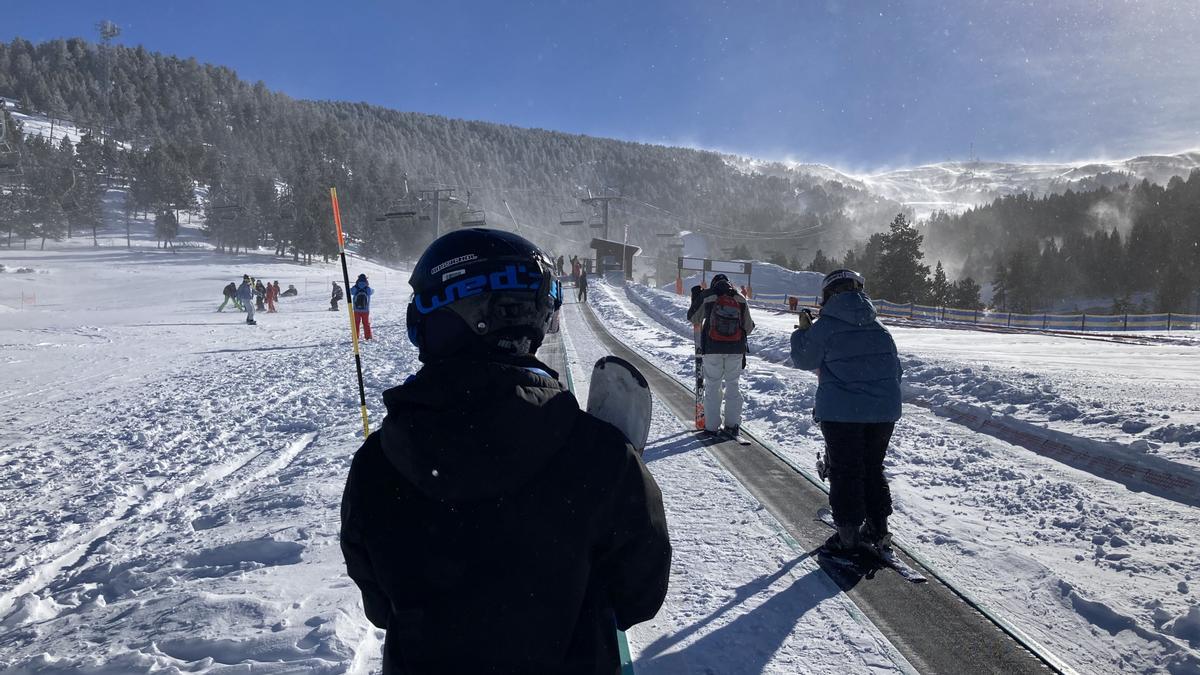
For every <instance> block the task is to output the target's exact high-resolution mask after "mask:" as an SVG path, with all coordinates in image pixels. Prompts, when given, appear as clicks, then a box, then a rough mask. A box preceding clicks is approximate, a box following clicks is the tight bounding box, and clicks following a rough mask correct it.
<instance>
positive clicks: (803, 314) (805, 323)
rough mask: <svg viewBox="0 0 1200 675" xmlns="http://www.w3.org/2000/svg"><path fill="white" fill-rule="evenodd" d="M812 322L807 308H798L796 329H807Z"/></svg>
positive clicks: (810, 326)
mask: <svg viewBox="0 0 1200 675" xmlns="http://www.w3.org/2000/svg"><path fill="white" fill-rule="evenodd" d="M812 323H813V318H812V312H811V311H809V310H807V309H802V310H800V316H799V317H798V318H797V319H796V329H797V330H808V329H809V328H812Z"/></svg>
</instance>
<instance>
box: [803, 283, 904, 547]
mask: <svg viewBox="0 0 1200 675" xmlns="http://www.w3.org/2000/svg"><path fill="white" fill-rule="evenodd" d="M865 285H866V282H865V279H863V276H862V275H861V274H859V273H858V272H855V271H853V270H847V269H841V270H835V271H833V272H830V273H829V274H827V275H825V279H824V281H823V282H822V284H821V316H820V320H818V321H816V322H815V323H814V322H813V320H812V315H811V314H810V313H809V312H808V310H802V311H801V312H800V322H799V326H798V327H797V330H796V331H795V332H794V333H792V365H793V366H794V367H796V368H800V369H802V370H816V371H817V397H816V404H815V406H814V407H813V419H814V420H815V421H816V422H818V423H819V424H820V425H821V434H822V435H824V437H825V456H826V459H825V463H826V466H827V467H828V471H829V507H830V509H831V510H832V511H833V521H834V524H835V525H836V526H837V532H836V533H834V535H833V536H831V537H830V538H829V541H827V542H826V544H825V545H826V548H828V549H830V550H832V551H845V550H854V549H855V548H857V547H858V546H859V545H860V544H861V543H866V544H869V545H873V546H882V547H886V546H888V544H889V543H890V540H891V535H890V534H889V533H888V527H887V519H888V515H890V514H891V513H892V496H891V491H890V490H889V489H888V484H887V476H886V475H885V474H884V472H883V459H884V455H885V454H887V448H888V443H889V441H890V440H891V437H892V430H893V428H894V427H895V424H896V421H897V420H899V419H900V379H901V377H902V376H903V368H902V367H901V365H900V359H899V357H898V356H897V354H896V342H895V341H894V340H893V339H892V335H891V333H889V332H888V330H887V328H885V327H884V326H883V324H881V323H880V322H879V319H878V317H877V314H876V311H875V306H874V305H873V304H872V303H871V300H870V298H868V297H867V294H866V292H865Z"/></svg>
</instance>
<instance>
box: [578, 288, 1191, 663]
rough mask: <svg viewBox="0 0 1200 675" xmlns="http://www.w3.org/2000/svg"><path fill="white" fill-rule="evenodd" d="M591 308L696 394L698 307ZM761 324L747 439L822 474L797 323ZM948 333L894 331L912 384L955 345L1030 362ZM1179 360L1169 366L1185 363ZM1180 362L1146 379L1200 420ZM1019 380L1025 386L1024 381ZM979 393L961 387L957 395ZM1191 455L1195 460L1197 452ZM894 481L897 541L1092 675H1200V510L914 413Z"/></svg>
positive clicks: (1077, 349)
mask: <svg viewBox="0 0 1200 675" xmlns="http://www.w3.org/2000/svg"><path fill="white" fill-rule="evenodd" d="M593 298H594V303H593V304H594V306H595V308H596V309H597V311H598V312H599V313H600V314H601V315H602V316H603V317H604V318H605V320H606V322H607V323H608V324H609V325H610V326H612V327H613V329H614V330H615V331H616V332H617V335H618V336H619V337H620V338H621V339H623V340H625V341H626V342H627V344H629V345H631V346H634V347H635V348H637V349H638V350H639V351H641V352H642V353H644V354H646V355H647V356H648V357H649V358H651V359H652V360H654V361H656V362H657V363H659V364H660V366H661V367H663V368H664V369H666V370H667V371H668V372H672V373H674V374H675V375H676V376H677V377H678V378H679V379H681V380H683V381H685V382H686V381H688V380H689V379H690V377H691V369H692V365H691V360H690V358H689V356H690V354H691V352H692V345H691V340H690V339H689V337H685V335H688V334H689V333H687V332H686V330H687V329H686V327H685V326H684V322H683V319H682V317H683V314H684V311H685V309H686V299H684V298H680V297H679V296H674V295H671V294H667V293H663V292H660V291H655V290H652V289H647V288H645V287H641V286H631V287H626V289H618V288H613V287H611V286H608V285H605V284H597V285H596V286H595V287H594V289H593ZM755 316H756V321H758V322H759V323H760V326H761V327H760V329H759V330H758V331H757V332H756V335H755V336H752V341H751V345H752V349H753V350H754V352H755V354H756V356H752V357H751V358H750V363H749V368H748V369H747V371H746V373H745V375H744V377H743V380H742V381H743V388H744V391H745V393H746V408H745V415H746V418H747V420H748V421H747V426H748V428H750V429H752V430H753V431H755V432H756V433H758V434H759V435H760V436H761V437H765V438H768V439H771V440H773V441H774V442H775V443H776V444H777V445H778V447H779V448H780V450H781V451H782V452H784V453H785V454H788V455H790V456H791V457H792V459H793V460H794V461H795V462H796V463H799V464H803V465H809V466H811V464H812V462H813V459H814V457H815V456H816V454H817V453H818V452H819V450H820V448H821V437H820V431H819V428H818V427H816V425H814V424H813V423H812V420H811V416H810V415H811V410H812V401H813V394H814V392H815V385H816V378H815V377H814V376H813V375H812V374H811V373H807V372H801V371H796V370H793V369H791V368H789V367H787V366H786V365H785V362H786V360H787V348H786V345H787V338H788V336H789V335H790V332H791V325H790V323H791V318H790V317H784V318H780V317H771V316H770V315H769V314H768V313H766V312H758V313H756V315H755ZM951 333H952V335H951V336H945V335H942V336H935V337H934V338H932V342H931V343H924V340H925V339H929V338H921V337H918V336H916V335H914V334H913V333H908V334H906V333H905V332H904V331H897V342H898V343H899V346H900V349H901V352H902V358H903V359H904V360H905V362H906V364H907V368H908V370H909V372H910V373H911V372H913V371H920V370H921V369H922V368H924V367H927V366H926V363H925V361H923V360H922V359H923V358H931V359H932V356H933V353H934V352H936V353H937V354H942V353H945V351H946V350H945V349H944V346H940V347H936V348H935V347H931V346H930V345H934V346H936V345H937V344H938V340H943V341H944V340H950V339H952V338H953V337H955V336H957V340H958V341H959V342H958V343H957V344H958V347H959V349H958V352H957V354H956V355H955V358H958V359H961V363H962V364H964V366H963V367H967V368H973V369H974V370H978V371H983V372H992V371H994V370H996V369H997V368H998V364H995V362H994V361H993V359H1000V360H1003V359H1012V360H1016V359H1018V358H1020V357H1021V356H1023V355H1025V354H1026V353H1028V352H1029V351H1030V350H1029V347H1028V344H1026V343H1025V342H1023V341H1022V340H1013V341H1010V342H1009V343H1007V344H1003V343H989V344H988V345H987V346H988V347H990V348H991V349H976V350H975V352H972V351H971V349H970V347H971V345H978V344H980V342H979V336H978V334H976V333H973V332H968V331H953V332H951ZM1009 337H1012V336H1009ZM1041 339H1058V340H1062V338H1048V337H1042V338H1041ZM1062 342H1063V343H1064V344H1066V345H1070V346H1069V347H1059V349H1061V350H1067V351H1068V352H1069V353H1070V354H1072V355H1073V356H1074V358H1075V360H1076V361H1079V362H1086V361H1088V360H1089V359H1090V360H1091V361H1092V362H1093V364H1094V365H1093V367H1092V371H1091V372H1092V373H1095V374H1098V373H1101V372H1102V371H1103V369H1102V368H1101V367H1100V366H1101V364H1104V363H1107V364H1108V365H1109V366H1111V365H1114V364H1115V363H1116V361H1114V359H1115V358H1118V357H1119V356H1120V354H1119V353H1104V352H1100V353H1097V350H1098V345H1097V344H1096V343H1094V342H1091V341H1081V340H1062ZM923 344H924V345H925V346H922V345H923ZM1104 344H1108V343H1104ZM1114 346H1116V345H1114ZM1121 347H1122V348H1125V347H1128V346H1127V345H1122V346H1121ZM922 349H924V350H927V351H921V350H922ZM1166 349H1167V354H1170V353H1173V352H1171V350H1172V349H1174V347H1167V348H1166ZM914 351H915V352H917V353H918V354H920V355H919V356H914V355H913V352H914ZM1063 358H1064V355H1063V353H1062V352H1054V351H1053V350H1049V351H1047V352H1046V353H1044V354H1043V355H1042V356H1041V357H1040V359H1041V363H1040V365H1039V360H1038V359H1039V357H1036V356H1035V357H1033V358H1030V359H1028V360H1026V361H1023V362H1022V363H1023V368H1024V372H1026V373H1035V374H1036V373H1038V372H1039V367H1046V366H1048V365H1050V364H1051V363H1056V362H1057V361H1060V360H1062V359H1063ZM1162 358H1164V359H1167V360H1168V361H1169V360H1170V358H1172V357H1170V356H1164V357H1162ZM1173 358H1175V359H1176V362H1175V363H1173V364H1172V363H1163V364H1160V366H1161V367H1160V368H1157V369H1154V370H1152V371H1151V374H1150V375H1149V377H1154V378H1174V379H1173V381H1172V383H1171V385H1170V386H1173V387H1174V386H1176V385H1179V386H1178V387H1177V390H1178V392H1179V395H1177V396H1175V397H1173V400H1174V402H1176V403H1178V404H1179V405H1180V406H1184V407H1187V406H1191V407H1195V406H1196V405H1197V401H1196V400H1195V399H1190V400H1189V398H1188V392H1189V391H1192V390H1191V389H1189V388H1188V387H1189V386H1190V377H1191V373H1192V372H1193V371H1192V370H1190V368H1194V367H1195V365H1194V358H1195V357H1192V356H1190V353H1189V352H1181V353H1179V354H1178V355H1177V356H1175V357H1173ZM966 364H970V365H966ZM1070 367H1071V366H1070V362H1067V363H1058V365H1057V366H1056V367H1055V368H1053V369H1051V372H1050V374H1049V375H1048V376H1049V377H1054V376H1055V374H1056V373H1063V372H1066V368H1070ZM1070 372H1073V373H1074V377H1075V379H1074V384H1073V386H1068V385H1069V384H1070V383H1069V382H1067V381H1066V379H1065V378H1066V376H1061V375H1060V377H1063V380H1061V381H1062V382H1063V385H1062V386H1063V389H1064V390H1066V392H1067V393H1068V394H1072V393H1073V394H1075V395H1080V394H1084V395H1087V396H1089V397H1093V396H1094V397H1099V398H1101V399H1103V397H1107V396H1109V395H1113V394H1115V393H1116V391H1117V390H1118V389H1119V388H1120V387H1121V383H1120V382H1119V381H1114V382H1112V383H1111V384H1109V385H1108V386H1109V387H1110V388H1109V389H1105V388H1104V387H1103V384H1104V383H1103V382H1100V381H1096V382H1093V381H1092V380H1090V379H1088V378H1087V375H1088V373H1089V371H1088V369H1084V368H1081V367H1078V366H1076V367H1074V368H1072V370H1071V371H1070ZM1017 377H1018V378H1022V379H1023V376H1022V375H1021V374H1020V373H1018V374H1017ZM1097 377H1098V375H1097ZM967 379H969V378H967ZM967 379H964V383H965V382H967ZM1075 390H1080V391H1075ZM968 391H969V386H964V387H963V390H962V391H961V392H959V393H960V395H963V396H966V395H967V393H968ZM1133 391H1137V390H1136V389H1134V390H1133ZM1142 391H1153V386H1150V385H1147V386H1146V388H1145V389H1143V390H1142ZM909 394H910V396H911V392H909ZM1129 397H1132V394H1130V395H1128V396H1127V397H1126V398H1124V399H1123V398H1117V399H1116V400H1114V401H1112V402H1111V405H1114V406H1125V405H1127V406H1129V409H1130V410H1136V409H1138V408H1141V409H1144V410H1155V409H1157V406H1156V405H1155V402H1154V400H1153V399H1149V400H1140V401H1135V402H1132V403H1129V402H1127V399H1128V398H1129ZM980 402H982V401H980ZM1004 405H1005V406H1007V405H1008V404H1004ZM1167 409H1168V410H1169V408H1167ZM1064 428H1065V429H1067V430H1069V429H1070V428H1072V427H1071V426H1070V425H1068V426H1066V427H1064ZM1179 451H1181V452H1194V451H1195V447H1194V445H1187V444H1185V445H1183V446H1181V447H1180V449H1179ZM888 471H889V476H890V479H891V481H892V483H893V495H894V497H895V499H896V502H897V503H896V511H897V513H896V515H895V517H894V524H895V530H896V532H897V534H898V537H899V538H900V539H902V540H903V541H905V542H907V543H909V544H911V545H913V546H914V547H915V548H916V549H917V550H918V551H919V552H920V553H921V554H922V555H923V556H924V557H925V558H927V559H929V560H931V561H933V563H934V565H935V566H936V567H937V568H938V569H939V571H941V572H943V573H945V575H946V576H947V577H949V578H950V580H951V581H953V582H955V583H956V585H958V586H959V587H960V588H962V589H964V590H966V591H968V592H969V593H970V594H972V595H973V596H974V597H976V598H977V599H980V600H981V601H982V602H983V603H984V604H985V605H986V606H988V607H989V608H990V609H992V610H993V611H995V612H997V613H999V614H1001V615H1002V616H1004V617H1006V618H1007V619H1009V620H1010V621H1012V622H1014V623H1015V624H1016V625H1017V626H1018V627H1019V628H1020V629H1021V630H1023V631H1025V632H1026V633H1028V634H1029V635H1031V636H1033V637H1034V638H1035V639H1036V640H1037V641H1038V642H1039V643H1041V644H1043V645H1046V646H1048V647H1049V648H1050V649H1051V650H1052V651H1053V652H1054V653H1055V654H1056V655H1057V656H1059V657H1060V658H1062V659H1064V660H1065V661H1067V662H1068V663H1070V664H1072V665H1073V666H1075V667H1076V668H1078V669H1079V671H1080V672H1112V671H1115V670H1125V671H1133V672H1146V673H1149V672H1163V671H1168V670H1169V671H1170V672H1188V673H1192V672H1200V670H1198V669H1200V656H1198V652H1197V647H1200V631H1198V628H1200V623H1198V621H1200V608H1198V607H1197V603H1196V599H1195V596H1194V594H1193V593H1194V591H1193V588H1192V586H1193V585H1194V581H1193V580H1194V579H1195V578H1196V576H1197V573H1198V572H1200V563H1198V561H1197V560H1196V556H1195V550H1196V546H1197V543H1198V540H1200V534H1198V533H1200V513H1198V512H1197V510H1196V508H1195V507H1192V506H1187V505H1184V504H1180V503H1178V502H1175V501H1171V500H1167V499H1162V498H1159V497H1155V496H1150V495H1146V494H1142V493H1137V492H1132V491H1130V490H1128V489H1127V488H1126V487H1125V486H1123V485H1121V484H1118V483H1115V482H1113V481H1109V480H1105V479H1103V478H1100V477H1098V476H1096V475H1093V474H1090V473H1087V472H1084V471H1079V470H1076V469H1073V468H1071V467H1068V466H1065V465H1063V464H1061V463H1059V462H1056V461H1054V460H1051V459H1046V458H1044V457H1042V456H1040V455H1038V454H1035V453H1033V452H1030V451H1028V450H1026V449H1025V448H1023V447H1019V446H1015V445H1011V444H1009V443H1007V442H1005V441H1003V440H1001V439H998V438H995V437H993V436H990V435H985V434H980V433H977V432H975V431H973V430H972V429H970V428H968V427H965V426H961V425H957V424H954V423H951V422H950V421H948V420H947V419H946V418H945V417H941V416H938V415H937V414H935V413H933V412H931V411H930V410H929V409H928V408H926V407H920V406H917V405H913V404H911V403H908V404H906V405H905V408H904V418H903V419H902V420H901V422H900V423H899V424H898V425H897V430H896V434H895V436H894V437H893V443H892V447H891V451H890V453H889V459H888Z"/></svg>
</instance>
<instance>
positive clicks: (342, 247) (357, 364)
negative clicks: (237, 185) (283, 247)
mask: <svg viewBox="0 0 1200 675" xmlns="http://www.w3.org/2000/svg"><path fill="white" fill-rule="evenodd" d="M329 199H330V200H332V201H333V224H334V226H335V227H336V228H337V238H338V251H339V252H340V253H341V256H342V282H343V283H345V284H346V294H347V295H349V293H350V270H349V269H347V268H346V236H345V235H344V234H342V210H341V208H339V207H338V198H337V188H335V187H331V188H329ZM346 311H347V312H348V313H349V314H350V342H351V344H353V345H354V368H355V370H357V371H358V404H359V406H360V407H361V408H362V423H363V438H366V437H367V436H370V435H371V424H370V423H369V422H368V421H367V392H366V390H364V389H363V376H362V357H361V356H360V355H359V353H358V327H357V326H355V325H354V303H353V302H347V303H346Z"/></svg>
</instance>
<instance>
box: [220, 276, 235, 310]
mask: <svg viewBox="0 0 1200 675" xmlns="http://www.w3.org/2000/svg"><path fill="white" fill-rule="evenodd" d="M221 293H222V294H223V295H224V296H225V300H224V301H223V302H222V303H221V306H220V307H218V308H217V311H218V312H223V311H225V305H228V304H229V301H230V300H232V301H233V306H234V307H238V309H241V307H239V306H238V305H239V303H238V300H237V284H235V283H233V282H232V281H231V282H229V283H228V284H226V285H225V288H224V289H222V291H221Z"/></svg>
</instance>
